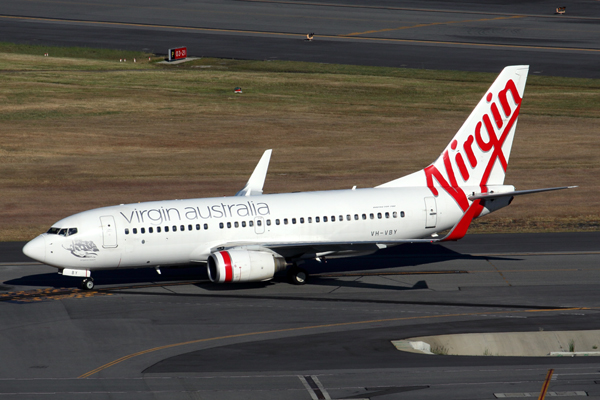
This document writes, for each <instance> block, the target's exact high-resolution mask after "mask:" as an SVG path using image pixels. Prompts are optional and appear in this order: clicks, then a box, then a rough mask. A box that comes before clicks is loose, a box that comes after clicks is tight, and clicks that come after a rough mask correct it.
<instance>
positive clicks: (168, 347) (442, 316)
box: [78, 307, 592, 379]
mask: <svg viewBox="0 0 600 400" xmlns="http://www.w3.org/2000/svg"><path fill="white" fill-rule="evenodd" d="M590 309H592V308H590V307H573V308H558V309H548V310H513V311H493V312H489V311H488V312H476V313H459V314H445V315H422V316H415V317H399V318H386V319H374V320H367V321H354V322H341V323H337V324H323V325H312V326H301V327H297V328H285V329H273V330H268V331H260V332H247V333H238V334H235V335H226V336H216V337H212V338H205V339H196V340H190V341H187V342H181V343H172V344H167V345H165V346H159V347H153V348H151V349H147V350H142V351H138V352H137V353H132V354H129V355H126V356H123V357H121V358H118V359H116V360H114V361H111V362H109V363H107V364H104V365H102V366H100V367H98V368H96V369H93V370H91V371H88V372H86V373H85V374H82V375H80V376H79V377H78V378H80V379H82V378H89V377H90V376H92V375H94V374H97V373H98V372H100V371H103V370H105V369H107V368H110V367H112V366H115V365H117V364H119V363H122V362H123V361H127V360H130V359H132V358H134V357H138V356H141V355H144V354H148V353H153V352H156V351H160V350H165V349H170V348H173V347H179V346H185V345H189V344H196V343H203V342H211V341H218V340H225V339H233V338H240V337H249V336H257V335H267V334H272V333H283V332H297V331H306V330H312V329H322V328H332V327H341V326H352V325H365V324H374V323H382V322H397V321H407V320H418V319H434V318H450V317H467V316H477V315H500V314H517V313H527V312H531V313H533V312H536V313H539V312H556V311H578V310H590Z"/></svg>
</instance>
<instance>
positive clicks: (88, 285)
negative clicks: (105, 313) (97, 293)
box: [81, 278, 94, 290]
mask: <svg viewBox="0 0 600 400" xmlns="http://www.w3.org/2000/svg"><path fill="white" fill-rule="evenodd" d="M81 288H82V289H83V290H92V289H93V288H94V280H93V279H92V278H86V279H84V280H83V281H82V282H81Z"/></svg>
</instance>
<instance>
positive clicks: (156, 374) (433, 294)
mask: <svg viewBox="0 0 600 400" xmlns="http://www.w3.org/2000/svg"><path fill="white" fill-rule="evenodd" d="M597 243H600V233H598V232H594V233H565V234H522V235H468V236H467V237H466V238H465V239H464V240H463V241H459V242H456V243H452V244H449V245H444V246H441V245H428V246H424V245H418V246H417V245H406V246H400V247H397V248H395V249H389V250H386V251H383V252H381V253H378V254H375V255H373V256H368V257H358V258H354V259H347V260H331V261H329V262H327V263H326V264H318V263H314V264H311V265H309V269H310V270H311V272H312V273H313V274H314V275H313V277H312V279H311V281H310V282H309V284H307V285H304V286H293V285H290V284H288V283H286V282H285V279H284V278H283V277H278V278H276V279H275V280H274V281H273V282H271V283H265V284H245V285H239V286H234V285H232V286H219V285H212V284H209V283H208V282H207V280H206V276H205V273H204V271H203V270H202V269H201V268H194V269H189V270H188V269H178V270H165V271H163V275H161V276H160V277H159V276H158V275H156V274H155V272H154V271H153V270H137V271H119V272H105V273H103V274H101V273H98V274H96V275H95V277H96V281H97V284H98V285H97V288H98V290H96V291H93V292H90V293H85V294H84V293H82V292H81V291H79V290H78V289H75V286H76V284H77V283H78V281H77V280H76V279H75V280H74V279H70V278H67V277H62V276H59V275H57V274H56V273H55V270H54V269H53V268H50V267H46V266H42V265H39V264H35V263H30V262H27V261H25V260H24V258H23V256H20V255H19V254H18V249H19V247H20V245H21V244H2V245H1V246H0V251H1V254H2V258H3V259H2V261H4V260H6V259H11V260H13V261H11V262H2V264H1V265H0V282H1V283H0V285H1V287H0V289H2V291H1V292H0V300H2V301H0V309H1V312H0V315H2V330H1V332H2V336H1V338H2V339H1V340H0V352H1V354H3V361H4V362H3V363H2V364H1V365H0V396H2V397H6V398H38V397H43V398H57V399H58V398H61V399H64V398H71V397H72V398H76V397H80V396H82V395H85V396H86V397H89V398H140V399H141V398H148V396H150V395H152V396H154V397H156V398H170V399H171V398H174V399H178V398H182V399H183V398H189V396H194V395H195V396H197V397H199V398H210V399H213V398H214V399H234V398H242V397H243V398H250V399H254V398H256V399H259V398H260V399H276V398H277V399H281V398H286V399H287V398H290V399H310V398H317V399H320V398H324V399H326V398H332V399H342V398H379V397H381V398H382V399H387V398H398V399H401V398H411V399H413V398H416V399H439V398H441V397H444V398H450V399H469V398H472V399H484V398H494V393H496V394H498V393H500V394H502V393H512V394H514V393H521V394H523V393H534V392H539V389H540V388H541V384H542V382H543V379H544V377H545V374H546V371H547V370H548V369H549V368H554V369H555V374H556V375H557V378H556V379H555V380H554V381H552V383H551V386H550V391H553V392H556V393H558V392H560V393H567V392H568V393H571V395H570V396H566V397H565V398H575V397H579V396H580V394H573V393H587V394H588V396H589V397H594V396H595V397H600V390H599V389H598V388H597V385H596V383H595V382H596V381H597V380H599V381H600V372H598V371H599V370H600V360H598V359H596V358H594V357H588V358H529V357H526V358H516V357H503V358H499V357H459V356H427V355H418V354H409V353H401V352H398V351H397V350H395V348H394V347H393V346H392V345H391V343H390V341H391V340H396V339H402V338H406V337H411V336H420V335H429V334H443V333H459V332H485V331H537V330H546V331H551V330H574V329H592V328H597V327H598V323H599V322H600V321H599V314H598V311H599V310H600V298H599V297H598V296H597V293H598V290H599V285H598V280H599V278H600V269H599V268H598V265H599V263H598V261H599V256H600V249H599V248H598V245H597ZM159 279H160V280H159ZM599 344H600V338H599Z"/></svg>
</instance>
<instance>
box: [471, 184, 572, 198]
mask: <svg viewBox="0 0 600 400" xmlns="http://www.w3.org/2000/svg"><path fill="white" fill-rule="evenodd" d="M576 187H577V186H561V187H554V188H545V189H531V190H517V191H514V192H505V193H493V192H490V193H479V194H475V195H471V196H469V200H471V201H472V200H477V199H482V200H492V199H499V198H501V197H511V196H519V195H522V194H531V193H541V192H551V191H553V190H563V189H573V188H576Z"/></svg>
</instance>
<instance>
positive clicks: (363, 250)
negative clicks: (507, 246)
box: [211, 199, 483, 259]
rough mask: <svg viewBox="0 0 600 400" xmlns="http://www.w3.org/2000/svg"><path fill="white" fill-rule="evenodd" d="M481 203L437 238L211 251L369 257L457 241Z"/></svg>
mask: <svg viewBox="0 0 600 400" xmlns="http://www.w3.org/2000/svg"><path fill="white" fill-rule="evenodd" d="M481 202H482V200H479V199H478V200H475V201H474V202H473V203H472V204H471V206H470V207H469V208H468V209H467V211H466V212H465V213H464V214H463V217H462V218H461V219H460V221H459V222H458V223H457V224H456V225H455V226H454V227H453V228H452V229H451V230H450V232H449V233H448V234H447V235H446V236H444V237H441V238H434V237H430V238H426V239H423V238H416V239H396V240H372V241H371V240H369V241H354V242H339V241H338V242H323V241H321V242H232V243H225V244H222V245H220V246H217V247H214V248H212V249H211V252H216V251H222V250H232V249H246V250H263V251H264V250H270V251H273V252H275V253H277V254H279V255H281V256H283V257H286V258H295V259H300V258H315V257H319V256H324V255H327V253H331V254H336V256H337V257H343V256H344V253H346V254H347V255H357V253H360V254H370V253H374V252H375V251H377V250H380V249H385V248H386V247H391V246H397V245H400V244H405V243H435V242H444V241H450V240H458V239H461V238H462V237H463V236H465V234H466V233H467V230H468V229H469V226H470V225H471V221H473V219H474V218H475V217H477V216H478V215H479V213H480V212H481V210H482V209H483V205H481Z"/></svg>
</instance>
